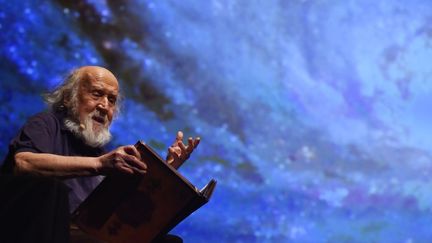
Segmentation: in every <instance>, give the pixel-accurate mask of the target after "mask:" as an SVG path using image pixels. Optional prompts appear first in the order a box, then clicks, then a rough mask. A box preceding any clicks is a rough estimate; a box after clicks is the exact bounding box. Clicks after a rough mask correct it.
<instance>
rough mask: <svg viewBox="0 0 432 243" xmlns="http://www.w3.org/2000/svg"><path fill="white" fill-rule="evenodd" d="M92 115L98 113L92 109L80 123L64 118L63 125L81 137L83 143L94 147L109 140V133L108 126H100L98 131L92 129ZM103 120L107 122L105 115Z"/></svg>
mask: <svg viewBox="0 0 432 243" xmlns="http://www.w3.org/2000/svg"><path fill="white" fill-rule="evenodd" d="M94 115H99V116H100V113H99V112H98V111H97V110H95V111H93V112H92V113H90V114H88V115H87V116H86V117H85V119H84V121H83V122H82V123H81V124H79V123H77V122H76V121H74V120H72V119H70V118H66V119H65V120H64V125H65V126H66V128H67V129H68V130H69V131H71V132H72V133H73V134H75V135H76V136H78V137H79V138H81V139H82V140H83V141H84V143H85V144H87V145H89V146H91V147H94V148H99V147H102V146H104V145H105V144H107V143H108V142H109V141H110V140H111V133H110V131H109V129H108V126H103V127H101V128H100V129H99V131H94V130H93V123H94V122H95V121H94V120H93V119H92V117H93V116H94ZM105 121H106V123H107V122H108V120H107V119H106V117H105Z"/></svg>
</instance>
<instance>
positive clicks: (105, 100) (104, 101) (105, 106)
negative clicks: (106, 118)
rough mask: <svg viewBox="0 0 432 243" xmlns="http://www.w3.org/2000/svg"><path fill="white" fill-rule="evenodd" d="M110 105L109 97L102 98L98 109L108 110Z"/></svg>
mask: <svg viewBox="0 0 432 243" xmlns="http://www.w3.org/2000/svg"><path fill="white" fill-rule="evenodd" d="M108 105H109V101H108V97H107V96H102V97H100V99H99V102H98V104H97V107H98V108H99V109H103V110H107V109H108Z"/></svg>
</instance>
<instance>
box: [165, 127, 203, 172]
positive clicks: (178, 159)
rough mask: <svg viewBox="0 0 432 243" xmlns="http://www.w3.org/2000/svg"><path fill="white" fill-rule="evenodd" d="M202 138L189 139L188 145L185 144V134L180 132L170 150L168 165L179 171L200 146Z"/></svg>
mask: <svg viewBox="0 0 432 243" xmlns="http://www.w3.org/2000/svg"><path fill="white" fill-rule="evenodd" d="M199 142H200V138H199V137H197V138H195V139H194V138H192V137H189V138H188V144H187V145H185V144H184V143H183V132H182V131H178V132H177V136H176V139H175V141H174V143H173V144H172V145H171V146H170V147H169V148H168V155H167V160H166V161H167V163H168V164H170V165H171V166H173V167H174V168H176V169H178V168H179V167H180V166H181V165H182V164H183V163H184V162H185V161H186V160H187V159H189V157H190V155H191V154H192V152H193V151H194V149H195V148H196V147H197V146H198V144H199Z"/></svg>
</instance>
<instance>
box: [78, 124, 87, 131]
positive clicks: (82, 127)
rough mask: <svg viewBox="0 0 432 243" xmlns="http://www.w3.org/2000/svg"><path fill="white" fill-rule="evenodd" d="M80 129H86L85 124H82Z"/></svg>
mask: <svg viewBox="0 0 432 243" xmlns="http://www.w3.org/2000/svg"><path fill="white" fill-rule="evenodd" d="M79 127H80V130H81V131H82V130H85V129H86V126H85V125H84V124H82V123H80V125H79Z"/></svg>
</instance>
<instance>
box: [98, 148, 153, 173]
mask: <svg viewBox="0 0 432 243" xmlns="http://www.w3.org/2000/svg"><path fill="white" fill-rule="evenodd" d="M99 161H100V163H101V168H102V169H101V172H102V174H110V173H116V172H121V173H126V174H145V173H146V172H147V165H146V164H145V163H144V162H143V161H141V155H140V153H139V152H138V150H137V149H136V148H135V146H133V145H128V146H122V147H118V148H117V149H115V150H113V151H111V152H109V153H107V154H104V155H102V156H100V157H99Z"/></svg>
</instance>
